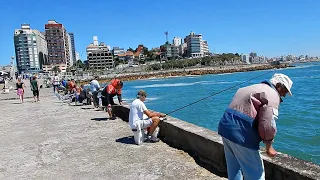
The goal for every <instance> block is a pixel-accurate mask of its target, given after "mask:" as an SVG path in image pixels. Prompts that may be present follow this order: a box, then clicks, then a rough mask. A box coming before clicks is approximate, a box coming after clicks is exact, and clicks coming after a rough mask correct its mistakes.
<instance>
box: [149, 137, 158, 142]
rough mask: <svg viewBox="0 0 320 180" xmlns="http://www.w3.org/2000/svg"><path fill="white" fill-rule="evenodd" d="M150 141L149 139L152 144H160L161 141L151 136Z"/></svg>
mask: <svg viewBox="0 0 320 180" xmlns="http://www.w3.org/2000/svg"><path fill="white" fill-rule="evenodd" d="M148 139H149V141H150V142H152V143H156V142H159V141H160V139H159V138H156V137H154V136H151V138H148Z"/></svg>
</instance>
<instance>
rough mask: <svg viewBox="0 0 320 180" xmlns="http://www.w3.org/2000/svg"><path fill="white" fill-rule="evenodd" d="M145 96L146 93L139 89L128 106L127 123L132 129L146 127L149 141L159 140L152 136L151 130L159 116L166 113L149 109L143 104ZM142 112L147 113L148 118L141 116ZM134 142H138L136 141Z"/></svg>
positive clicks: (154, 127)
mask: <svg viewBox="0 0 320 180" xmlns="http://www.w3.org/2000/svg"><path fill="white" fill-rule="evenodd" d="M146 98H147V93H146V92H145V91H144V90H140V91H139V92H138V94H137V99H136V100H134V101H133V102H132V104H131V106H130V113H129V125H130V128H131V129H132V131H140V130H141V129H146V128H148V133H147V140H148V141H150V142H159V139H158V138H157V137H155V136H153V132H154V131H155V130H156V128H157V127H158V125H159V122H160V117H165V116H166V115H165V114H161V113H158V112H151V111H149V110H148V109H147V107H146V105H145V104H144V101H145V100H146ZM143 114H145V115H147V116H148V118H146V119H145V118H143ZM135 140H136V138H135ZM136 144H139V143H138V142H136Z"/></svg>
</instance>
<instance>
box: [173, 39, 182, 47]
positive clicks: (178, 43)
mask: <svg viewBox="0 0 320 180" xmlns="http://www.w3.org/2000/svg"><path fill="white" fill-rule="evenodd" d="M181 42H182V39H181V38H180V37H174V38H173V45H174V46H180V45H181Z"/></svg>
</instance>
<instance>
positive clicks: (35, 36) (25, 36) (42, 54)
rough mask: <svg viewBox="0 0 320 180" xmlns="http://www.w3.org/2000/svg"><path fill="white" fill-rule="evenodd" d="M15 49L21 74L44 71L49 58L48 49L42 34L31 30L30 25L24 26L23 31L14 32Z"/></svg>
mask: <svg viewBox="0 0 320 180" xmlns="http://www.w3.org/2000/svg"><path fill="white" fill-rule="evenodd" d="M14 47H15V53H16V64H17V69H18V71H19V73H30V72H31V73H33V72H40V71H42V66H43V64H44V63H45V62H46V61H47V58H48V49H47V41H46V39H45V36H44V35H43V34H42V33H41V32H39V31H38V30H35V29H31V28H30V25H29V24H22V25H21V29H16V30H15V31H14Z"/></svg>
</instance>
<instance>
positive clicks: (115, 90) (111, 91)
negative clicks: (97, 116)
mask: <svg viewBox="0 0 320 180" xmlns="http://www.w3.org/2000/svg"><path fill="white" fill-rule="evenodd" d="M122 87H123V82H122V81H120V80H119V79H116V78H115V79H113V80H111V82H110V84H108V85H107V86H106V87H105V88H104V89H103V90H102V92H101V95H102V96H104V98H102V105H103V106H107V112H108V114H109V118H110V119H111V120H115V119H116V117H115V116H114V115H113V113H112V108H111V106H112V105H115V103H114V101H113V97H114V96H117V97H118V101H119V104H120V105H122V96H121V94H122Z"/></svg>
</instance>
